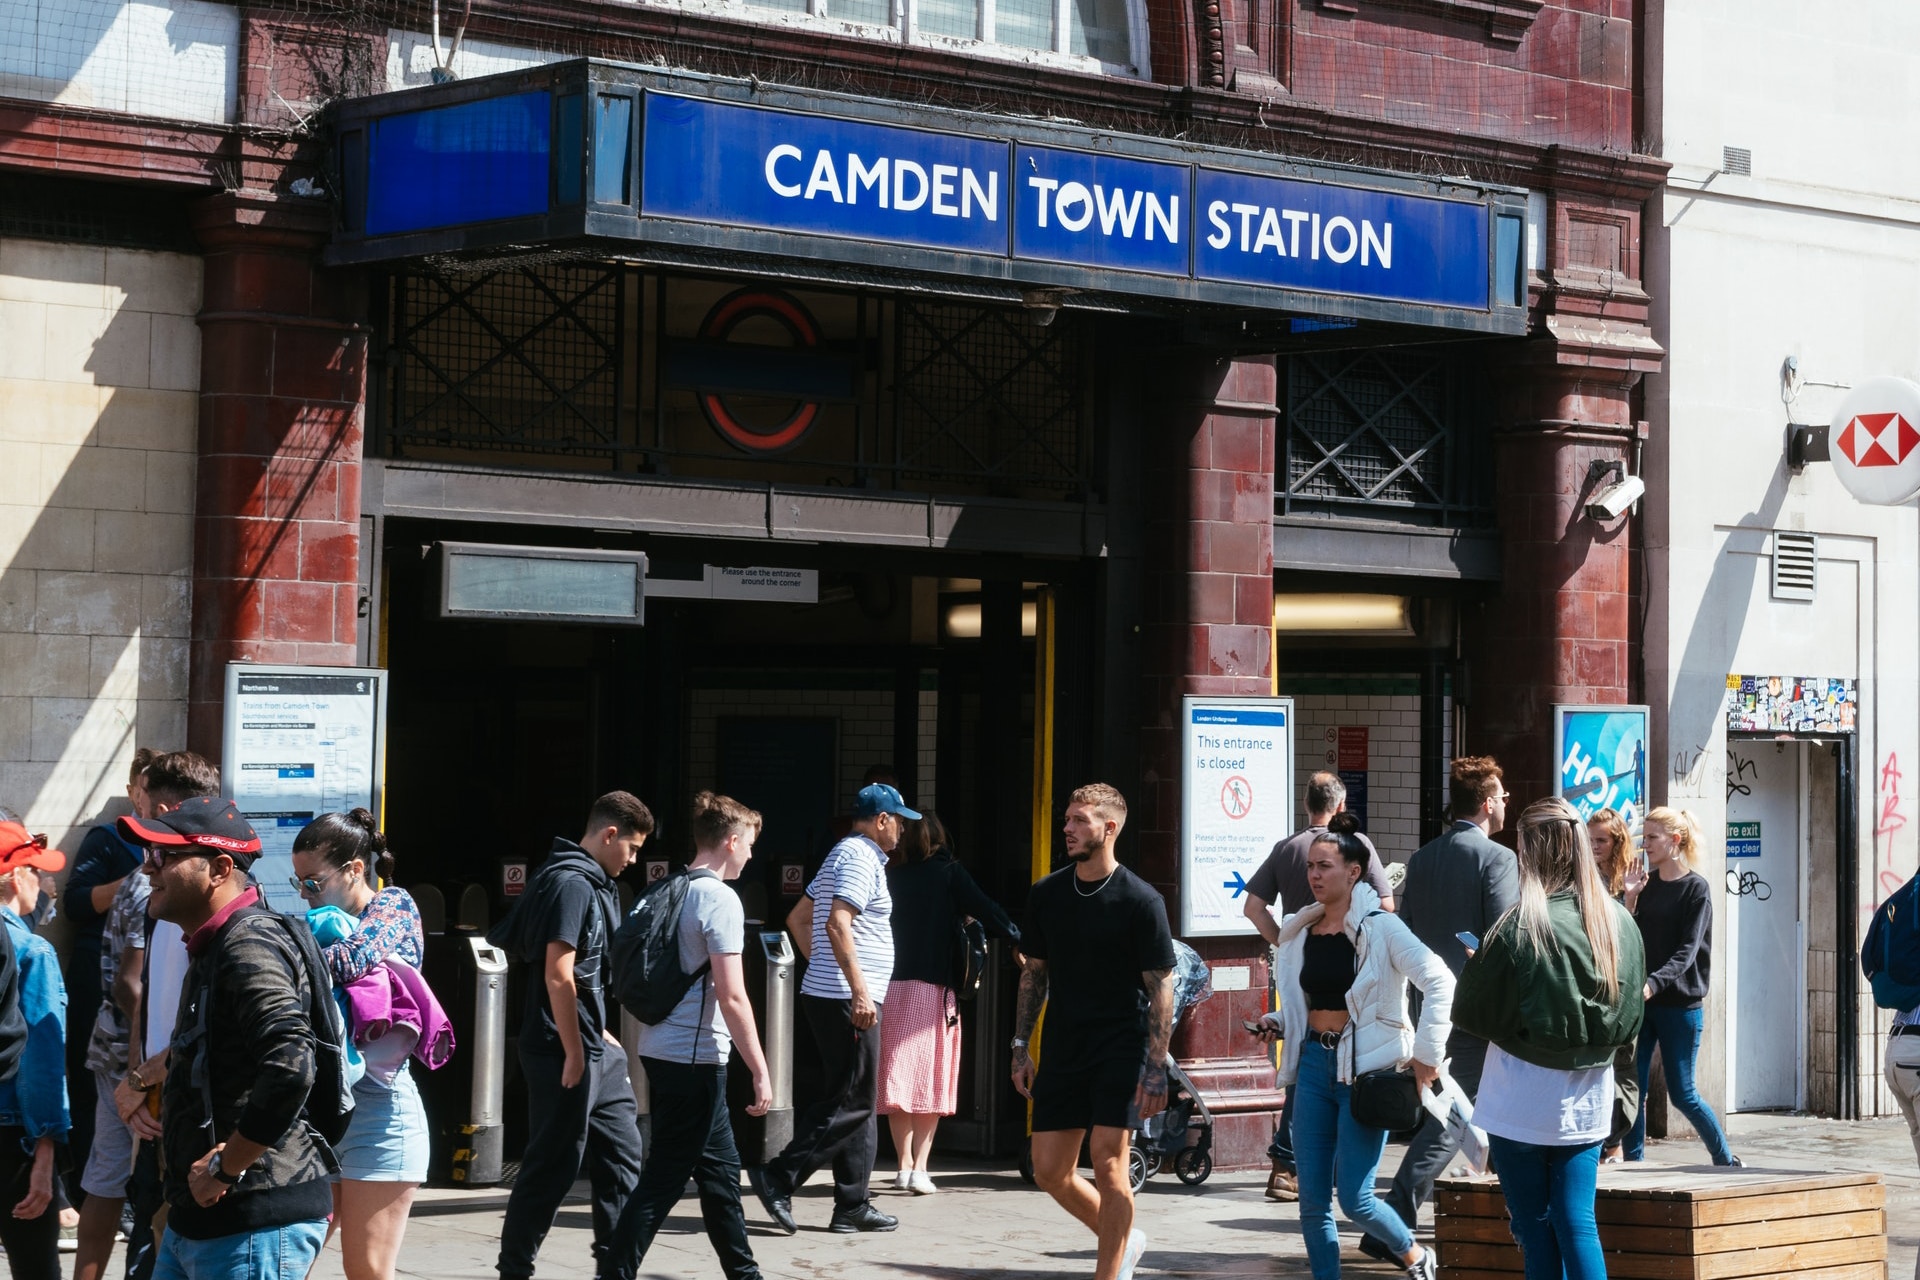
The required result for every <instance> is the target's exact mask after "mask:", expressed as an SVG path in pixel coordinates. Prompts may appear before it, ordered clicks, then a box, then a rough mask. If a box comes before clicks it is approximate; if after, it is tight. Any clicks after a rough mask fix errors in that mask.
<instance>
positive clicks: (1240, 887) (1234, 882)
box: [1220, 871, 1247, 898]
mask: <svg viewBox="0 0 1920 1280" xmlns="http://www.w3.org/2000/svg"><path fill="white" fill-rule="evenodd" d="M1220 887H1221V888H1222V889H1231V890H1233V896H1234V897H1236V898H1237V897H1239V896H1240V895H1241V894H1243V893H1245V892H1246V891H1247V882H1246V880H1245V879H1244V878H1243V877H1242V876H1241V875H1240V873H1239V872H1238V871H1236V872H1234V873H1233V879H1231V880H1222V881H1221V882H1220Z"/></svg>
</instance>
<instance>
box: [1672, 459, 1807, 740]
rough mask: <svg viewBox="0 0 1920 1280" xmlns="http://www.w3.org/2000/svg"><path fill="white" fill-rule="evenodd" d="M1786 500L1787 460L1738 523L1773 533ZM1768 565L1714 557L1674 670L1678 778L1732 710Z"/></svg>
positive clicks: (1727, 549) (1722, 553)
mask: <svg viewBox="0 0 1920 1280" xmlns="http://www.w3.org/2000/svg"><path fill="white" fill-rule="evenodd" d="M1786 497H1787V465H1786V462H1785V461H1784V460H1783V461H1781V462H1780V463H1779V464H1778V465H1776V466H1775V468H1774V472H1773V478H1772V479H1771V480H1769V481H1768V483H1767V492H1766V495H1765V496H1764V497H1763V498H1762V499H1761V500H1760V505H1759V507H1758V509H1756V510H1753V511H1749V512H1747V513H1746V514H1745V515H1744V516H1742V517H1741V518H1740V520H1739V522H1738V523H1739V524H1740V525H1742V526H1744V527H1747V528H1751V529H1753V530H1755V531H1764V530H1768V529H1771V528H1773V525H1774V521H1775V520H1777V519H1778V518H1779V516H1780V508H1781V507H1782V506H1783V505H1784V504H1785V502H1786ZM1763 563H1764V560H1763V559H1762V558H1761V557H1759V556H1751V555H1735V554H1733V552H1732V548H1731V545H1730V543H1729V545H1726V546H1722V547H1721V548H1720V550H1719V552H1718V554H1716V555H1715V556H1714V559H1713V572H1712V574H1711V575H1709V576H1708V578H1707V585H1706V590H1704V591H1703V592H1702V593H1701V596H1700V602H1699V605H1698V607H1697V608H1696V609H1695V610H1694V615H1693V626H1692V627H1691V628H1690V629H1689V630H1688V632H1687V644H1686V649H1685V650H1684V651H1683V652H1682V654H1681V656H1680V663H1679V665H1678V666H1677V667H1676V668H1675V670H1674V686H1673V701H1672V705H1671V707H1670V708H1669V710H1668V713H1667V749H1668V751H1669V753H1671V754H1672V755H1673V756H1674V759H1675V766H1674V767H1675V772H1676V773H1679V772H1681V770H1680V766H1679V762H1680V760H1681V759H1682V758H1683V756H1686V755H1692V754H1696V753H1704V752H1705V750H1706V745H1707V744H1708V743H1709V742H1712V741H1713V732H1714V729H1715V727H1716V726H1717V725H1718V724H1719V720H1720V717H1721V715H1722V714H1723V712H1724V711H1725V709H1726V705H1727V673H1728V672H1729V671H1731V670H1733V659H1734V652H1735V650H1737V649H1738V648H1739V647H1740V637H1741V635H1742V634H1743V633H1744V631H1745V628H1746V619H1747V604H1748V602H1749V601H1750V600H1751V599H1752V598H1753V581H1754V577H1755V575H1757V574H1758V573H1759V572H1760V566H1761V565H1762V564H1763ZM1669 572H1671V571H1669Z"/></svg>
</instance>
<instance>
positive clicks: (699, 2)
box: [646, 0, 1150, 79]
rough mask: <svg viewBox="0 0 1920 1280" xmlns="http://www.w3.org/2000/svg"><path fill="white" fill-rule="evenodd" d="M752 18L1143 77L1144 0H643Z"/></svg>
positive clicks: (965, 51)
mask: <svg viewBox="0 0 1920 1280" xmlns="http://www.w3.org/2000/svg"><path fill="white" fill-rule="evenodd" d="M646 2H647V3H649V4H653V5H658V6H660V7H663V8H675V9H691V10H694V11H696V12H700V13H708V14H714V15H717V16H721V17H737V18H740V19H743V20H745V21H749V22H761V23H771V24H774V25H778V26H791V27H798V28H802V29H805V30H812V31H828V32H832V33H834V34H836V35H851V36H860V37H865V38H869V39H874V40H886V41H893V42H896V43H905V44H911V45H919V46H922V47H932V48H939V49H949V50H952V51H954V52H956V53H965V54H974V55H978V56H981V57H989V58H1002V59H1008V60H1012V61H1019V62H1030V63H1034V64H1036V65H1040V66H1049V67H1059V68H1063V69H1067V70H1074V71H1092V72H1102V73H1105V74H1108V75H1121V76H1133V77H1136V78H1139V79H1145V78H1147V76H1148V74H1149V72H1148V67H1147V51H1148V49H1149V47H1150V46H1149V45H1148V41H1147V17H1146V7H1145V2H1144V0H745V2H743V0H646Z"/></svg>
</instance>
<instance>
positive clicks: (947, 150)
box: [330, 62, 1526, 332]
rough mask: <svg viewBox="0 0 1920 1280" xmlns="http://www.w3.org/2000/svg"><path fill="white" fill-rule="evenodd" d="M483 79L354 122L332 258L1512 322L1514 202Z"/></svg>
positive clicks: (1321, 174) (1403, 182)
mask: <svg viewBox="0 0 1920 1280" xmlns="http://www.w3.org/2000/svg"><path fill="white" fill-rule="evenodd" d="M491 79H492V81H493V82H497V83H496V84H493V85H490V84H489V82H488V81H468V82H463V83H460V84H457V85H448V86H440V87H437V88H436V89H423V90H415V91H409V92H407V93H403V94H390V95H385V96H384V98H370V99H359V100H356V101H354V102H351V103H348V104H345V105H344V106H343V107H342V109H341V115H340V119H339V123H338V124H337V126H336V127H337V130H338V133H339V141H340V155H341V157H342V164H343V170H344V173H343V179H344V186H345V188H346V190H345V196H346V200H345V205H346V223H347V225H346V227H345V229H344V231H343V233H342V234H341V235H339V236H338V237H337V238H336V241H335V244H334V246H333V248H332V250H331V252H330V257H331V258H332V259H333V260H334V261H338V262H366V261H375V260H381V259H392V258H395V257H406V256H416V255H420V254H424V253H437V252H447V251H449V250H450V249H453V250H457V249H458V248H462V247H468V248H473V247H484V246H485V245H487V244H500V243H512V244H526V243H529V242H534V243H539V242H551V241H556V240H574V241H577V240H594V239H603V240H607V241H621V242H632V241H642V242H647V243H648V244H649V246H650V248H651V249H652V251H653V253H654V255H655V256H657V257H659V258H660V259H661V260H663V261H664V260H671V258H672V257H673V256H674V253H675V252H676V251H696V250H697V251H699V252H701V253H703V254H704V255H705V260H706V261H708V262H711V260H712V257H711V255H712V251H714V250H722V251H729V250H730V251H733V252H736V253H739V254H742V255H761V256H773V257H779V258H781V259H784V260H787V261H789V262H793V261H799V262H805V263H815V264H817V263H832V262H839V263H845V264H850V265H860V266H866V267H874V268H879V269H882V270H888V271H894V272H899V273H912V274H926V275H941V276H949V277H955V276H957V277H963V278H967V279H971V280H991V281H998V282H1004V283H1005V284H1009V285H1014V286H1018V287H1022V288H1026V287H1041V288H1056V289H1064V290H1068V291H1081V292H1089V293H1098V294H1105V295H1112V296H1115V297H1120V298H1127V297H1132V298H1138V299H1142V300H1152V299H1160V300H1178V301H1182V302H1189V303H1220V304H1224V305H1230V306H1237V307H1254V308H1261V309H1271V310H1285V311H1294V312H1306V313H1309V314H1328V315H1336V316H1338V315H1346V316H1355V317H1360V318H1378V319H1386V320H1393V321H1398V322H1402V323H1416V324H1433V325H1442V326H1447V327H1454V328H1467V329H1477V330H1480V331H1483V332H1521V331H1523V330H1524V328H1525V319H1526V317H1525V310H1526V309H1525V288H1524V280H1525V273H1524V267H1523V264H1522V263H1521V262H1520V260H1519V257H1520V245H1521V244H1522V242H1523V239H1524V237H1523V235H1522V233H1521V228H1522V225H1523V219H1524V194H1523V193H1519V192H1512V191H1506V190H1503V189H1495V188H1483V187H1462V186H1459V185H1447V184H1434V183H1425V182H1420V181H1416V180H1413V179H1410V178H1407V177H1405V176H1404V175H1365V174H1360V173H1356V172H1354V171H1348V170H1325V169H1314V168H1311V167H1309V166H1304V165H1301V164H1298V163H1293V162H1289V161H1286V160H1285V159H1283V158H1279V157H1274V156H1268V155H1261V154H1257V153H1252V152H1238V151H1229V150H1226V149H1223V148H1209V147H1198V146H1190V145H1186V144H1181V143H1174V142H1167V141H1162V140H1157V139H1145V138H1135V137H1127V136H1120V135H1113V134H1101V133H1096V132H1094V131H1090V130H1085V129H1079V128H1074V127H1068V126H1061V125H1052V124H1042V123H1038V122H1028V121H1013V120H1008V119H1005V118H1000V117H984V116H977V115H967V114H963V113H958V112H940V111H934V110H931V109H919V108H910V107H906V106H904V105H902V104H896V103H879V102H874V101H872V100H861V99H836V100H825V99H823V98H821V97H817V96H816V97H813V98H809V99H806V100H805V102H804V104H802V105H806V106H808V107H811V108H813V109H808V110H801V109H796V104H795V101H794V98H793V97H791V96H782V97H781V99H780V101H779V102H778V104H777V105H767V104H765V102H764V101H763V100H764V99H766V98H767V97H769V96H771V95H769V93H768V91H767V90H766V89H765V88H764V87H762V88H760V89H759V90H758V91H757V93H756V92H754V91H753V90H751V89H749V88H748V87H746V86H732V85H725V84H723V83H722V82H716V81H710V80H704V79H703V80H700V81H699V82H697V83H696V84H682V83H679V82H677V81H676V79H675V77H673V76H672V75H670V74H669V73H656V72H647V71H642V70H640V69H638V68H627V67H617V66H613V65H611V64H605V63H586V62H583V63H566V64H556V65H555V66H552V67H547V68H541V69H539V70H537V71H532V72H516V73H511V74H509V75H505V76H498V77H492V78H491ZM682 79H684V78H682ZM490 88H491V89H492V91H491V92H489V89H490ZM722 88H724V89H726V90H728V93H722V92H719V90H720V89H722ZM696 90H698V91H696ZM729 95H731V96H729ZM436 96H437V97H438V98H439V99H441V100H439V101H436ZM741 97H745V98H752V99H754V100H752V101H740V100H733V99H736V98H741ZM389 100H391V101H389ZM836 106H837V107H839V108H840V110H839V111H837V112H836V111H834V110H831V109H830V108H833V107H836ZM383 108H384V109H383ZM742 265H743V266H747V265H750V264H749V263H746V262H743V263H742ZM823 278H827V277H825V276H824V275H823Z"/></svg>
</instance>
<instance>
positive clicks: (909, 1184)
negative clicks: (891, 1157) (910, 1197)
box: [893, 1169, 913, 1191]
mask: <svg viewBox="0 0 1920 1280" xmlns="http://www.w3.org/2000/svg"><path fill="white" fill-rule="evenodd" d="M893 1189H894V1190H895V1191H911V1190H912V1189H913V1170H911V1169H902V1170H901V1171H900V1172H898V1173H896V1174H894V1175H893Z"/></svg>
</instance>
